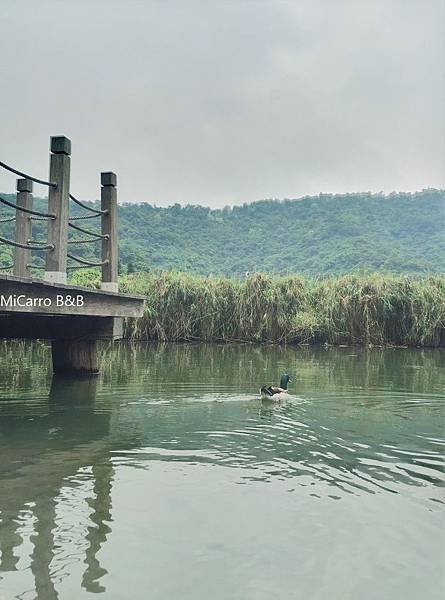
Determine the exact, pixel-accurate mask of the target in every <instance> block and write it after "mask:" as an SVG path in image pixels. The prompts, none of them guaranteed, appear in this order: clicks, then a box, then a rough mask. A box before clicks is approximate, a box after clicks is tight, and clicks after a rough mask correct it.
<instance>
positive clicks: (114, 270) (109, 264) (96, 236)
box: [0, 136, 118, 292]
mask: <svg viewBox="0 0 445 600" xmlns="http://www.w3.org/2000/svg"><path fill="white" fill-rule="evenodd" d="M0 168H3V169H5V170H7V171H9V172H11V173H14V174H15V175H19V176H20V179H17V184H16V193H17V199H16V203H14V202H10V201H9V200H7V199H6V198H3V197H2V196H0V204H1V205H3V206H4V207H6V211H7V212H6V214H4V215H3V214H2V215H0V244H6V245H9V246H12V247H13V262H12V264H8V265H0V271H11V270H12V273H13V275H15V276H17V277H25V278H31V276H32V272H33V270H34V269H43V270H44V274H43V280H44V281H48V282H52V283H66V280H67V271H68V270H70V269H85V268H101V271H102V277H101V289H103V290H104V291H109V292H117V291H118V281H117V275H118V244H117V187H116V186H117V177H116V174H115V173H113V172H111V171H108V172H103V173H101V174H100V182H101V193H100V197H101V204H100V209H97V208H94V207H92V206H90V205H89V204H86V203H84V202H82V201H81V200H79V199H78V198H76V197H75V196H73V194H71V193H70V171H71V141H70V140H69V139H68V138H67V137H64V136H54V137H51V138H50V160H49V180H48V181H46V180H43V179H38V178H36V177H32V176H31V175H28V174H26V173H24V172H22V171H20V170H18V169H16V168H14V167H11V166H10V165H8V164H6V163H4V162H1V161H0ZM34 183H35V184H38V185H43V186H45V187H47V188H48V208H47V212H43V211H41V210H34V209H33V184H34ZM70 202H72V203H74V204H76V205H78V206H80V207H81V208H83V209H84V210H85V211H86V212H85V214H81V215H76V216H72V217H70ZM8 211H9V212H8ZM11 211H14V212H11ZM99 217H100V219H101V226H100V230H99V229H96V230H94V229H90V228H88V227H84V226H83V225H80V224H79V221H83V220H87V219H94V218H99ZM37 220H38V221H42V220H43V221H46V222H47V233H46V240H43V241H42V240H36V239H33V238H32V224H33V221H37ZM11 222H15V238H14V240H12V239H8V238H6V237H3V236H2V235H1V224H3V223H11ZM69 230H73V232H72V233H73V234H74V237H69V235H68V232H69ZM74 232H75V233H74ZM99 241H100V242H101V244H102V246H101V260H100V261H97V262H93V261H91V260H87V259H85V258H83V257H81V256H77V255H76V254H73V253H72V252H71V251H69V249H68V246H78V245H80V244H90V243H95V242H99ZM32 251H40V252H42V251H43V252H45V253H46V260H45V265H44V266H43V265H36V264H33V263H32ZM68 261H70V262H69V263H68Z"/></svg>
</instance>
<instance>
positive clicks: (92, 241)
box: [68, 238, 99, 244]
mask: <svg viewBox="0 0 445 600" xmlns="http://www.w3.org/2000/svg"><path fill="white" fill-rule="evenodd" d="M98 239H99V238H93V239H92V240H68V244H92V243H94V242H97V240H98Z"/></svg>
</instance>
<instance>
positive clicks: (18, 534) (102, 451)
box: [0, 343, 445, 600]
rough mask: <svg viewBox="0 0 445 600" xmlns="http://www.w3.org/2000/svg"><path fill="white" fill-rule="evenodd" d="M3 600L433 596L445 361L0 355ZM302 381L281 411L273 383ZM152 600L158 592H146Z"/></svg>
mask: <svg viewBox="0 0 445 600" xmlns="http://www.w3.org/2000/svg"><path fill="white" fill-rule="evenodd" d="M0 361H1V362H0V452H1V457H2V460H1V463H0V519H1V523H0V553H1V554H0V598H2V597H3V596H2V594H4V597H5V598H20V599H23V600H26V599H30V598H39V599H44V600H47V599H48V600H51V599H56V598H64V599H65V598H73V599H74V598H76V599H77V598H84V597H85V598H87V597H90V595H91V593H101V592H102V593H103V594H104V597H106V598H107V599H108V598H116V599H117V598H119V599H120V598H127V597H128V598H129V597H131V598H146V597H150V598H154V599H164V598H165V599H170V598H176V597H181V598H194V599H196V598H207V597H209V596H212V597H213V598H218V599H219V598H221V599H224V600H226V599H228V598H234V599H235V598H237V599H238V598H239V599H240V600H241V599H242V600H245V599H249V598H252V599H255V600H257V599H261V598H280V599H281V598H287V597H292V598H320V599H322V598H323V599H324V598H328V597H329V598H341V599H343V598H351V599H352V598H354V599H355V598H358V597H360V598H369V599H371V598H372V599H373V598H376V597H383V598H386V597H387V598H390V597H391V598H419V597H428V598H439V597H441V596H442V593H443V592H444V588H443V578H444V574H445V573H444V568H443V558H444V554H443V549H442V543H443V541H444V538H443V535H444V531H443V523H444V521H443V505H444V503H445V498H444V494H443V486H444V481H445V478H444V470H443V460H442V457H443V450H444V445H445V435H444V423H445V421H444V414H443V413H444V405H443V400H442V398H441V393H442V390H443V389H444V382H445V381H444V366H445V360H444V354H443V353H442V352H441V351H438V350H436V351H421V350H392V349H391V350H379V349H377V350H372V351H369V350H368V351H366V350H360V349H356V348H344V349H328V350H325V349H295V348H289V349H280V348H272V347H270V348H269V347H251V346H230V345H227V346H206V345H195V346H194V345H165V346H159V345H142V344H139V345H129V344H121V345H115V346H114V347H113V346H111V345H104V346H103V347H102V349H101V361H102V373H101V375H100V376H99V377H98V378H86V379H83V380H66V379H59V378H53V377H52V375H51V372H50V370H49V349H48V348H47V347H46V346H45V345H42V344H17V343H16V344H12V343H4V344H3V345H2V346H0ZM283 370H288V371H289V372H290V373H291V375H292V376H293V377H292V379H293V382H294V383H293V384H292V386H291V395H290V398H289V400H288V401H287V402H286V403H282V404H273V403H264V402H261V401H260V400H259V399H258V392H257V390H258V389H259V387H260V385H261V384H263V383H275V382H278V379H279V375H280V373H281V372H282V371H283ZM147 590H150V591H149V592H148V591H147Z"/></svg>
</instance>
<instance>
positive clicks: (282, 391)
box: [260, 373, 290, 401]
mask: <svg viewBox="0 0 445 600" xmlns="http://www.w3.org/2000/svg"><path fill="white" fill-rule="evenodd" d="M289 381H290V377H289V375H288V374H287V373H283V375H281V379H280V387H274V386H272V385H263V387H262V388H261V389H260V394H261V398H262V399H263V400H274V401H278V400H285V399H286V398H288V397H289V394H288V391H287V384H288V383H289Z"/></svg>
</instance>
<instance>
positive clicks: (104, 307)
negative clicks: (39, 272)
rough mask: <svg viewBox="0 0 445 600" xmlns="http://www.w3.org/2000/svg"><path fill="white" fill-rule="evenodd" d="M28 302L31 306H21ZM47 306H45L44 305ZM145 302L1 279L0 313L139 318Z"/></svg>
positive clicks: (138, 298) (9, 277)
mask: <svg viewBox="0 0 445 600" xmlns="http://www.w3.org/2000/svg"><path fill="white" fill-rule="evenodd" d="M19 296H20V303H21V304H23V303H25V302H26V301H28V302H30V305H29V306H20V305H18V301H19ZM45 302H46V304H47V305H46V306H45V304H44V303H45ZM143 304H144V299H143V298H142V297H141V296H130V295H127V294H118V293H114V292H106V291H103V290H94V289H91V288H85V287H79V286H76V287H74V286H70V285H66V284H65V285H64V284H60V283H49V282H46V281H42V280H40V279H25V278H20V277H14V276H12V275H3V274H1V275H0V312H5V313H11V312H14V313H29V314H46V315H76V316H97V317H140V316H142V313H143Z"/></svg>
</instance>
